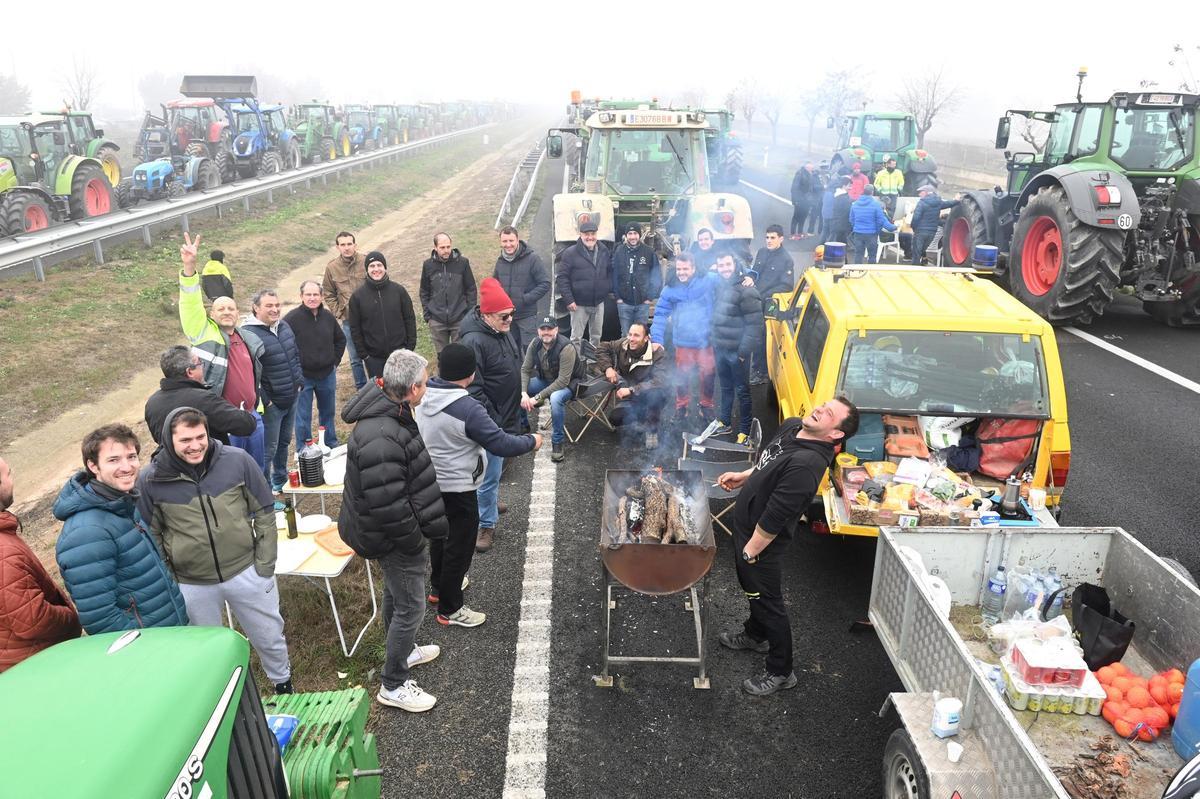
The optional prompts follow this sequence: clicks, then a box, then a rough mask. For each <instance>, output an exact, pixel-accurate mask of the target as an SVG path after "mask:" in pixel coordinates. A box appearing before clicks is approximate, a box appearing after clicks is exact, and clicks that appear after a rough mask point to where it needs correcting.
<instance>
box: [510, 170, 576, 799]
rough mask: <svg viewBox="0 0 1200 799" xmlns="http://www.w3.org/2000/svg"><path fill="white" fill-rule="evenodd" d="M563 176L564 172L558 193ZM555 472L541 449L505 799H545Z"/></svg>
mask: <svg viewBox="0 0 1200 799" xmlns="http://www.w3.org/2000/svg"><path fill="white" fill-rule="evenodd" d="M566 180H567V172H566V169H565V168H564V170H563V191H566ZM557 476H558V467H557V466H555V465H554V462H553V461H551V460H550V447H546V446H543V447H542V449H540V450H539V451H538V452H537V454H536V455H535V456H534V459H533V486H534V491H533V496H534V497H536V498H537V501H536V503H532V504H531V506H530V507H531V508H532V507H533V506H534V505H536V506H537V508H538V512H537V514H536V515H531V516H530V519H529V529H528V530H527V532H526V544H525V565H524V573H523V576H522V578H521V618H520V621H519V622H518V623H517V648H516V653H517V658H516V662H515V663H514V664H513V687H512V697H511V700H510V707H511V715H510V716H509V720H508V754H507V755H506V756H505V760H504V799H544V797H545V796H546V732H547V728H548V724H549V720H550V693H549V687H550V620H551V615H550V611H551V607H552V604H553V603H552V596H551V590H552V586H553V578H554V535H553V531H554V492H555V482H556V479H557Z"/></svg>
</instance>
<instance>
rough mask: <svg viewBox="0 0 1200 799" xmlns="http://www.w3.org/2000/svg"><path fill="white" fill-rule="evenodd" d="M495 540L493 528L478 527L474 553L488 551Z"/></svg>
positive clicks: (494, 529)
mask: <svg viewBox="0 0 1200 799" xmlns="http://www.w3.org/2000/svg"><path fill="white" fill-rule="evenodd" d="M495 540H496V528H495V527H480V528H479V537H478V538H476V539H475V551H476V552H487V551H488V550H489V549H491V548H492V544H494V543H495Z"/></svg>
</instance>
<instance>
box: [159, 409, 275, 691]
mask: <svg viewBox="0 0 1200 799" xmlns="http://www.w3.org/2000/svg"><path fill="white" fill-rule="evenodd" d="M162 442H163V447H162V449H160V450H159V451H158V452H157V453H155V455H154V457H153V458H151V460H150V465H149V466H147V467H146V469H145V470H144V471H143V472H142V474H141V476H140V477H139V478H138V482H137V488H138V494H139V497H138V512H139V513H140V514H141V517H142V519H144V520H145V521H146V523H148V524H149V525H150V533H151V535H152V536H154V539H155V542H156V543H157V544H158V545H159V548H160V549H161V550H162V552H163V554H164V556H165V557H166V561H167V564H168V565H169V566H170V567H171V571H172V572H174V574H175V579H176V580H178V581H179V590H180V592H181V593H182V594H183V600H184V602H185V603H186V605H187V614H188V617H189V618H190V619H191V621H192V624H196V625H201V626H210V627H215V626H219V625H220V624H221V622H222V619H221V616H222V612H223V610H224V608H225V605H226V604H228V605H229V608H230V610H231V611H232V612H233V615H234V617H236V618H237V620H238V623H239V624H240V625H241V627H242V629H243V630H244V631H245V634H246V637H247V638H248V639H250V644H251V645H252V646H253V647H254V650H255V651H256V652H258V656H259V659H260V660H261V661H262V666H263V670H264V671H265V672H266V673H267V677H268V678H269V679H270V680H271V683H272V684H273V685H274V686H275V692H276V693H291V692H292V667H291V663H290V661H289V659H288V649H287V640H286V639H285V638H284V636H283V617H282V616H280V615H279V589H278V586H277V585H276V584H275V557H276V553H277V551H278V547H279V537H278V530H277V529H276V525H275V510H274V497H273V496H272V494H271V487H270V486H269V485H268V484H267V479H266V478H265V477H264V476H263V473H262V470H261V469H260V468H259V467H258V465H257V464H256V463H254V460H253V459H252V458H251V457H250V456H249V455H247V454H246V453H245V452H243V451H242V450H240V449H238V448H236V447H226V446H224V445H223V444H221V442H219V441H214V440H212V439H210V438H209V436H208V420H207V419H206V418H205V416H204V414H203V413H201V412H200V411H198V410H196V409H195V408H178V409H176V410H174V411H172V412H171V413H170V414H169V415H168V416H167V419H166V421H165V422H164V423H163V429H162Z"/></svg>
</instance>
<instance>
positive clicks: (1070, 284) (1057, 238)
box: [1008, 186, 1125, 325]
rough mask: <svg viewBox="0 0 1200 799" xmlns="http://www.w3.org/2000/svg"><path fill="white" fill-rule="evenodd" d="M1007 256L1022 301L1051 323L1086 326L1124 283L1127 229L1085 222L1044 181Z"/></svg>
mask: <svg viewBox="0 0 1200 799" xmlns="http://www.w3.org/2000/svg"><path fill="white" fill-rule="evenodd" d="M1008 260H1009V268H1008V280H1009V290H1010V291H1011V292H1012V293H1013V295H1014V296H1015V297H1016V298H1017V299H1018V300H1020V301H1021V302H1023V303H1025V304H1026V305H1028V306H1029V307H1030V308H1032V309H1033V310H1034V311H1036V312H1037V314H1038V315H1039V316H1041V317H1042V318H1043V319H1045V320H1046V321H1048V322H1050V323H1051V324H1054V325H1071V324H1081V325H1084V324H1087V323H1089V322H1091V321H1092V319H1094V318H1095V317H1097V316H1099V315H1100V314H1102V313H1104V309H1105V308H1106V307H1108V304H1109V303H1110V302H1112V298H1113V291H1114V290H1115V289H1116V287H1117V285H1118V284H1120V282H1121V264H1122V263H1123V262H1124V260H1125V233H1124V231H1120V230H1103V229H1101V228H1098V227H1092V226H1091V225H1086V224H1084V223H1083V222H1081V221H1080V219H1079V217H1077V216H1076V215H1075V212H1074V211H1073V210H1072V209H1071V205H1070V203H1068V202H1067V195H1066V192H1064V191H1063V189H1062V187H1061V186H1043V187H1042V188H1041V189H1039V190H1038V193H1037V194H1036V195H1035V196H1034V197H1033V199H1031V200H1030V201H1029V203H1028V204H1027V205H1026V206H1025V207H1024V208H1023V209H1022V210H1021V216H1020V218H1019V219H1018V220H1017V226H1016V229H1015V230H1014V231H1013V240H1012V249H1011V252H1010V253H1009V259H1008Z"/></svg>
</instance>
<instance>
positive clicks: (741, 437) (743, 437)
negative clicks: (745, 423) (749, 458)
mask: <svg viewBox="0 0 1200 799" xmlns="http://www.w3.org/2000/svg"><path fill="white" fill-rule="evenodd" d="M749 440H750V436H748V435H746V434H745V433H738V435H737V443H739V444H745V443H746V442H747V441H749Z"/></svg>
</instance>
